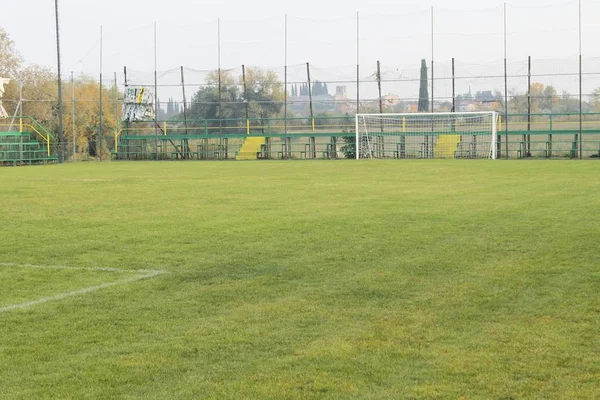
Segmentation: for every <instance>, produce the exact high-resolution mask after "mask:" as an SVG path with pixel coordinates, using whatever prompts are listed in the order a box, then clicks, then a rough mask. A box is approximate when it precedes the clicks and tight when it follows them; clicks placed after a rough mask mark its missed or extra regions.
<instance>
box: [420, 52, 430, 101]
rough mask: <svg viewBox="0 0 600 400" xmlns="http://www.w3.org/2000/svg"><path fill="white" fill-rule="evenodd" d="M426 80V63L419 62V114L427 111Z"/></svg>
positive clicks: (423, 61)
mask: <svg viewBox="0 0 600 400" xmlns="http://www.w3.org/2000/svg"><path fill="white" fill-rule="evenodd" d="M427 81H428V79H427V63H426V62H425V59H422V60H421V84H420V86H419V108H418V111H419V112H427V111H429V85H428V82H427Z"/></svg>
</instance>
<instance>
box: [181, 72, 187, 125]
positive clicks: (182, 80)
mask: <svg viewBox="0 0 600 400" xmlns="http://www.w3.org/2000/svg"><path fill="white" fill-rule="evenodd" d="M181 92H182V94H183V124H184V126H185V134H186V135H187V134H188V124H187V98H186V97H185V80H184V77H183V65H182V66H181Z"/></svg>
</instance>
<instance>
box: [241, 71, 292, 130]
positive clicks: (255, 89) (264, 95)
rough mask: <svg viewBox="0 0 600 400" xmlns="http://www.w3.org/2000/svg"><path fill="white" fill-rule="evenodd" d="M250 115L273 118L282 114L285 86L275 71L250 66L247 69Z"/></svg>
mask: <svg viewBox="0 0 600 400" xmlns="http://www.w3.org/2000/svg"><path fill="white" fill-rule="evenodd" d="M246 85H247V87H248V102H249V109H250V115H254V116H256V117H259V118H273V117H277V116H280V115H281V110H282V108H283V102H284V88H283V84H282V83H281V81H280V80H279V77H278V76H277V74H276V73H275V72H274V71H271V70H262V69H258V68H249V69H248V70H247V71H246Z"/></svg>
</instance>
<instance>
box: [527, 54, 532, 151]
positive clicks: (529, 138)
mask: <svg viewBox="0 0 600 400" xmlns="http://www.w3.org/2000/svg"><path fill="white" fill-rule="evenodd" d="M530 131H531V56H529V57H527V144H526V155H527V156H528V157H529V156H530V155H531V134H530V133H529V132H530Z"/></svg>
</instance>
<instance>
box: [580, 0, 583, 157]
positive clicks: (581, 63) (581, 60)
mask: <svg viewBox="0 0 600 400" xmlns="http://www.w3.org/2000/svg"><path fill="white" fill-rule="evenodd" d="M582 39H583V36H582V32H581V0H579V159H580V160H583V57H582V51H581V47H582V43H581V42H582Z"/></svg>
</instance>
